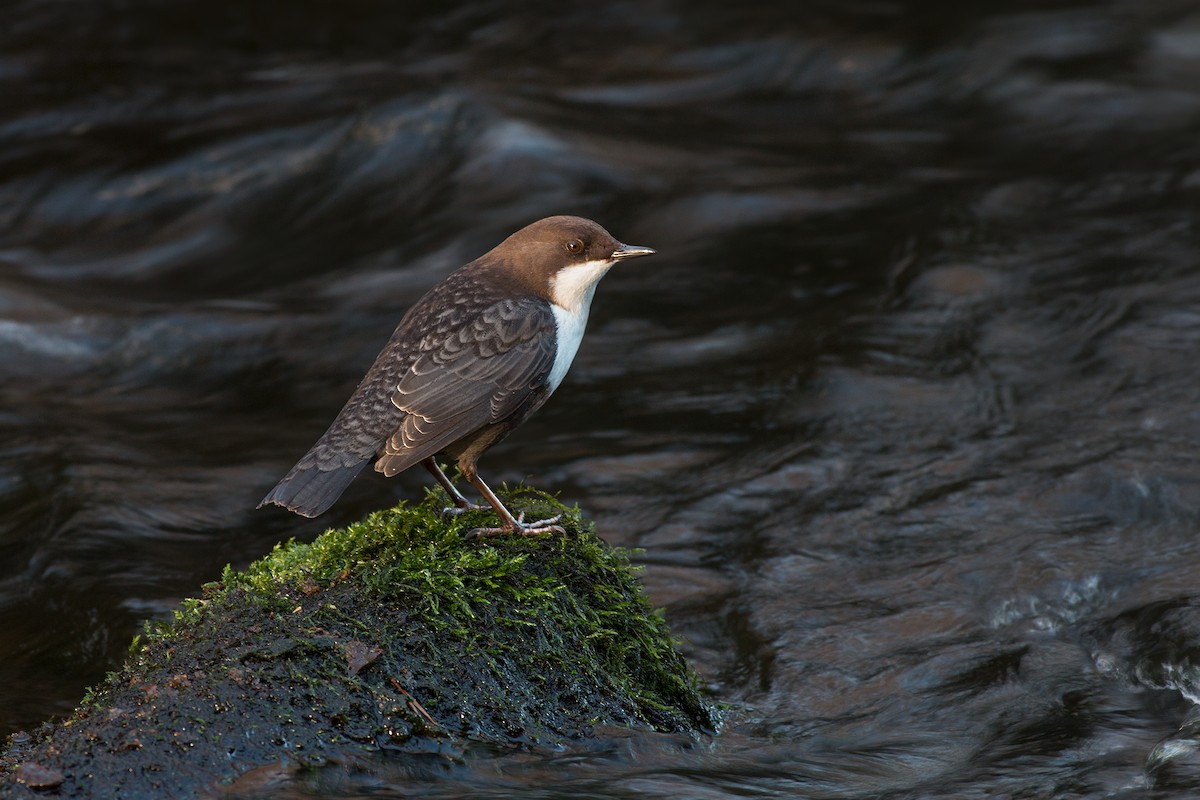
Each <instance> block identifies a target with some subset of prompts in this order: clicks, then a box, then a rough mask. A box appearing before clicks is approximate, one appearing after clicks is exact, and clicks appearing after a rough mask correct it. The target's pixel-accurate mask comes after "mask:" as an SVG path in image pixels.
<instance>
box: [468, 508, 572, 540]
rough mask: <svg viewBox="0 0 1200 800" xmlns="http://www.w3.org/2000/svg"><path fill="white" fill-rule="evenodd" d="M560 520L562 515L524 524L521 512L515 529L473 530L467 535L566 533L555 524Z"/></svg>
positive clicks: (523, 516)
mask: <svg viewBox="0 0 1200 800" xmlns="http://www.w3.org/2000/svg"><path fill="white" fill-rule="evenodd" d="M560 519H562V514H557V515H555V516H553V517H550V518H549V519H539V520H538V521H537V522H526V521H525V512H524V511H522V512H521V513H520V514H518V515H517V520H516V522H517V526H516V527H515V528H505V527H499V528H475V529H474V530H472V531H470V532H469V533H467V536H468V537H475V536H499V535H501V534H505V533H519V534H521V535H522V536H538V535H540V534H543V533H564V534H565V533H566V532H567V529H566V528H564V527H563V526H561V525H556V524H555V523H556V522H558V521H559V520H560Z"/></svg>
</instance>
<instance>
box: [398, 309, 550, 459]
mask: <svg viewBox="0 0 1200 800" xmlns="http://www.w3.org/2000/svg"><path fill="white" fill-rule="evenodd" d="M555 331H556V328H555V322H554V314H553V313H552V312H551V311H550V306H549V305H548V304H547V303H546V302H545V301H544V300H540V299H537V298H532V297H530V298H520V299H515V300H514V299H505V300H500V301H498V302H496V303H493V304H492V305H491V306H488V307H487V308H486V309H484V311H483V312H482V313H481V314H479V315H477V316H475V317H473V318H471V319H468V320H465V321H463V323H462V324H459V325H456V326H454V327H452V328H451V329H449V330H446V329H443V330H437V331H433V332H431V333H430V334H429V335H427V336H426V337H425V339H424V340H422V342H421V346H420V355H419V356H418V357H417V359H416V360H415V361H414V362H413V364H412V366H411V367H410V368H409V370H408V371H407V372H406V373H405V374H404V375H403V376H402V377H401V378H400V381H399V383H398V384H397V385H396V391H395V392H394V393H393V394H392V403H393V405H395V406H396V407H397V408H399V409H400V410H401V411H403V412H404V413H405V416H404V420H403V422H402V423H401V424H400V427H399V428H397V429H396V431H395V432H394V433H393V434H392V435H391V436H390V437H389V438H388V440H387V442H386V444H385V445H384V453H383V457H382V458H381V459H380V461H379V463H378V464H377V465H376V468H377V469H379V470H380V471H381V472H383V473H384V474H385V475H389V476H390V475H394V474H396V473H397V472H400V471H402V470H404V469H407V468H408V467H409V466H411V465H413V464H415V463H417V462H418V461H421V460H422V459H424V458H427V457H429V456H431V455H434V454H435V453H437V452H438V451H440V450H442V449H443V448H445V447H447V446H449V445H451V444H453V443H454V442H455V441H457V440H459V439H461V438H462V437H464V436H466V435H468V434H471V433H473V432H475V431H477V430H479V429H480V428H482V427H484V426H485V425H488V424H492V423H497V422H502V421H504V420H505V419H506V418H508V417H509V416H510V415H511V414H513V413H514V412H516V411H517V410H518V409H519V408H520V407H521V406H522V404H524V403H525V402H526V401H527V400H528V399H529V398H530V396H531V395H532V394H533V393H534V392H535V391H537V390H538V389H539V388H540V387H541V386H542V385H543V384H544V383H545V382H546V378H547V376H548V375H549V374H550V368H551V367H552V366H553V364H554V344H555V340H556V333H555Z"/></svg>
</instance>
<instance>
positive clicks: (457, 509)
mask: <svg viewBox="0 0 1200 800" xmlns="http://www.w3.org/2000/svg"><path fill="white" fill-rule="evenodd" d="M486 508H487V506H481V505H478V504H477V503H467V504H466V505H465V506H446V507H445V508H443V509H442V516H444V517H457V516H458V515H460V514H465V513H467V512H468V511H483V510H485V509H486Z"/></svg>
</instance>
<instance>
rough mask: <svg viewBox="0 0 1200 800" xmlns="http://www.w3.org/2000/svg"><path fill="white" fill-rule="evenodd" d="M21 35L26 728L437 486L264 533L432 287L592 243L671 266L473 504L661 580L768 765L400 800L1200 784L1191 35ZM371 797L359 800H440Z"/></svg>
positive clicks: (3, 477) (210, 24)
mask: <svg viewBox="0 0 1200 800" xmlns="http://www.w3.org/2000/svg"><path fill="white" fill-rule="evenodd" d="M4 16H5V21H4V24H3V26H2V28H0V41H2V44H3V46H2V47H0V95H2V96H3V97H4V100H3V103H2V105H0V398H2V399H0V734H6V733H10V732H12V731H16V730H19V729H29V728H32V727H33V726H36V725H37V724H38V723H39V722H40V721H42V720H44V719H48V718H52V717H56V716H61V715H63V714H65V713H67V712H69V710H70V709H71V708H73V707H74V706H75V705H76V703H77V702H78V701H79V699H80V698H81V696H82V694H83V691H84V689H85V687H87V686H88V685H89V684H92V683H94V682H96V681H97V680H99V679H100V678H101V677H102V676H103V674H104V673H105V672H106V671H107V670H109V669H113V668H115V666H116V665H117V664H119V663H120V661H121V660H122V658H123V656H124V653H125V652H126V649H127V647H128V645H129V642H130V639H131V638H132V636H133V635H134V634H135V633H136V632H137V631H138V630H139V629H140V626H141V624H142V621H143V620H145V619H148V618H154V617H162V616H165V615H167V614H169V613H170V610H171V609H172V608H173V607H175V604H176V603H177V602H178V601H179V600H180V599H181V598H183V597H187V596H194V595H196V594H197V593H198V591H199V587H200V585H201V584H202V583H204V582H206V581H210V580H213V579H215V578H216V577H217V576H218V574H219V571H220V569H221V567H222V566H223V565H224V564H226V563H232V564H233V565H234V566H235V567H240V566H244V565H245V564H247V563H248V562H249V561H251V560H253V559H255V558H257V557H259V556H261V555H263V554H264V553H265V552H267V551H268V550H269V549H270V548H271V546H272V545H273V544H275V543H276V542H278V541H280V540H284V539H287V538H289V537H292V536H296V537H300V538H311V537H313V536H315V535H316V534H317V533H319V532H320V531H321V530H323V529H324V528H326V527H328V526H334V525H341V524H344V523H346V522H349V521H351V520H354V519H356V518H358V517H360V516H361V515H363V514H364V513H366V512H368V511H370V510H373V509H376V508H380V507H383V506H386V505H390V504H392V503H394V502H396V501H397V500H399V499H416V498H419V497H421V496H422V492H423V487H424V486H426V485H427V484H428V483H429V480H428V478H427V476H426V475H425V474H424V473H423V471H421V470H416V471H413V472H412V473H411V474H407V473H406V474H405V475H403V476H401V477H400V478H399V479H397V480H394V481H385V480H383V479H382V478H379V477H378V476H376V475H374V474H364V476H363V477H361V478H359V479H358V480H357V481H356V482H355V483H354V484H353V485H352V486H351V488H350V490H349V491H348V492H347V493H346V495H345V496H344V497H343V498H342V500H341V501H340V502H339V503H338V504H337V505H336V506H335V507H334V509H333V510H332V511H331V512H329V513H328V514H326V515H325V516H323V517H321V518H320V519H318V520H303V519H301V518H299V517H296V516H293V515H290V514H287V513H286V512H283V511H282V510H279V509H268V510H262V511H256V510H255V509H254V506H255V504H256V503H257V502H258V500H259V499H260V498H261V497H262V495H263V494H265V493H266V492H267V490H269V489H270V488H271V486H272V485H274V483H275V481H276V480H278V479H279V477H281V476H282V475H283V474H284V473H285V472H286V471H287V469H288V468H289V467H290V466H291V465H292V464H293V463H294V462H295V460H296V459H297V458H298V457H299V456H300V455H302V454H303V453H304V452H305V450H306V449H307V448H308V446H309V445H310V444H311V443H312V442H313V441H314V440H315V439H316V437H317V436H319V435H320V433H321V432H323V431H324V429H325V427H326V425H328V423H329V422H330V421H331V420H332V419H333V416H334V415H335V414H336V412H337V411H338V409H339V408H340V407H341V404H342V402H343V401H344V400H345V399H346V398H347V397H348V396H349V394H350V392H351V391H352V390H353V388H354V386H355V385H356V383H357V381H358V379H359V378H360V377H361V376H362V374H363V372H364V371H365V370H366V368H367V366H369V364H370V363H371V361H372V360H373V358H374V356H375V354H376V353H377V352H378V350H379V349H380V348H381V347H382V345H383V344H384V342H385V341H386V340H387V338H388V336H389V335H390V333H391V331H392V328H393V327H394V326H395V324H396V323H397V322H398V321H399V319H400V317H401V315H402V314H403V312H404V311H405V309H406V308H407V307H408V306H409V305H410V304H411V303H412V302H413V301H414V300H415V299H416V298H417V297H419V296H420V295H421V294H422V293H423V292H424V291H425V290H426V289H427V288H428V287H429V286H431V285H432V284H433V283H434V282H436V281H437V280H438V279H440V278H441V277H443V276H444V275H446V274H447V273H448V272H450V271H451V270H452V269H454V268H456V267H458V266H459V265H461V264H463V263H465V262H466V261H468V260H470V259H472V258H474V257H475V256H477V255H480V254H481V253H483V252H484V251H486V250H487V249H489V248H490V247H492V246H493V245H494V244H496V243H497V242H499V241H500V240H501V239H503V238H504V237H505V236H507V235H508V234H509V233H511V232H513V231H515V230H517V229H518V228H520V227H522V226H523V225H525V224H527V223H529V222H531V221H533V220H535V219H538V218H540V217H543V216H546V215H549V214H559V213H570V214H581V215H584V216H588V217H592V218H594V219H596V220H598V221H599V222H600V223H601V224H603V225H604V226H606V227H607V228H608V229H609V230H610V231H611V232H612V233H613V234H614V235H615V236H616V237H617V238H619V239H621V240H623V241H626V242H632V243H636V244H642V245H648V246H651V247H655V248H657V249H658V251H659V253H660V255H658V256H656V257H654V258H653V259H645V260H638V261H637V262H636V263H632V262H631V263H630V264H627V265H625V266H622V267H620V268H618V269H616V270H614V271H613V272H612V273H611V274H610V275H609V277H608V278H606V280H605V281H604V283H603V284H602V285H601V287H600V290H599V292H598V294H597V298H596V301H595V303H594V305H593V309H592V319H591V323H590V328H589V335H588V337H587V338H585V340H584V344H583V346H582V348H581V350H580V353H579V356H578V358H577V359H576V361H575V366H574V368H573V370H572V373H571V375H570V376H568V378H567V380H566V381H565V382H564V384H563V386H562V388H561V389H560V390H559V391H558V393H557V394H556V395H555V397H554V399H553V400H552V401H551V402H550V403H549V404H548V405H547V406H546V408H545V409H543V410H542V412H541V413H540V414H539V415H538V416H536V417H535V418H534V419H533V420H532V421H530V422H529V423H528V424H526V425H525V426H524V427H523V428H522V429H521V430H520V431H519V432H518V433H517V434H515V435H514V436H513V437H511V438H510V439H509V440H508V441H506V442H505V443H504V444H503V445H502V446H500V447H497V448H495V449H494V450H492V451H491V452H490V453H489V454H488V455H487V456H486V457H485V458H484V459H483V462H482V467H481V469H482V472H483V474H484V475H486V476H488V478H489V480H492V481H494V482H496V483H498V482H500V481H515V480H520V479H528V480H529V481H530V482H531V483H533V484H534V485H536V486H538V487H541V488H544V489H547V490H552V491H555V490H556V491H560V492H561V496H562V498H563V499H564V500H566V501H568V502H571V503H579V504H580V505H581V506H582V508H583V509H584V511H585V513H587V514H588V515H589V516H591V517H592V518H593V519H594V520H595V521H596V523H597V527H598V532H599V533H600V534H601V535H602V536H604V537H605V538H606V539H607V540H608V541H609V542H611V543H613V544H616V545H622V546H627V547H641V548H644V552H643V553H642V554H641V555H640V556H639V561H640V562H641V563H642V564H644V565H645V571H644V573H643V575H644V580H645V583H646V585H647V587H648V589H649V591H650V592H651V595H652V598H653V600H654V601H655V603H657V604H659V605H662V606H664V607H665V609H666V613H667V617H668V619H669V621H670V622H671V623H672V625H673V626H674V628H675V630H676V631H677V633H678V634H679V635H680V636H681V637H682V638H683V640H684V647H685V648H686V652H687V654H688V656H689V657H690V658H691V659H692V660H693V662H694V663H695V664H696V666H697V668H698V669H699V670H700V672H701V673H702V675H703V677H704V680H705V681H706V683H707V685H708V687H709V689H710V691H711V694H712V696H713V698H714V699H715V700H719V701H721V702H724V703H728V704H730V705H731V708H730V712H729V725H728V727H727V729H726V731H725V732H724V733H723V734H722V735H721V736H719V737H717V738H715V739H714V740H712V741H711V742H704V743H700V744H695V743H690V744H689V743H680V742H676V741H674V740H673V739H669V738H664V737H653V736H629V737H622V736H620V735H618V734H613V736H612V737H611V738H604V737H602V738H601V740H599V741H597V742H595V743H592V744H590V745H588V746H587V747H586V748H585V749H586V752H584V753H580V752H578V751H576V750H568V751H567V752H566V753H559V754H554V753H535V754H489V755H486V756H485V755H480V756H478V757H473V758H469V759H467V760H466V761H465V762H460V763H457V764H456V765H454V766H453V767H452V768H448V769H447V771H446V772H445V773H444V774H441V775H435V776H432V777H430V776H426V777H424V778H419V779H418V778H414V777H413V776H407V777H405V778H404V781H407V782H408V783H409V785H410V786H411V785H412V783H413V782H414V781H417V782H421V781H423V782H424V783H423V785H422V786H421V787H420V790H421V796H424V797H458V796H464V797H465V796H476V797H477V796H481V795H488V794H489V793H491V794H490V795H489V796H499V795H500V794H503V793H504V792H516V793H520V794H521V795H522V796H549V795H547V794H545V793H546V792H554V791H564V790H568V791H570V792H571V793H572V794H574V795H576V796H578V797H597V798H600V797H606V798H607V797H648V796H649V797H670V798H680V797H692V798H717V797H796V796H805V797H814V798H817V797H820V798H823V797H831V798H833V797H836V798H854V797H863V798H867V797H870V798H877V797H954V798H964V797H995V796H1005V797H1016V796H1021V797H1148V796H1153V797H1169V796H1178V797H1189V796H1194V793H1195V791H1196V790H1197V789H1200V752H1198V748H1200V738H1197V737H1200V720H1198V718H1197V715H1196V713H1197V712H1196V703H1197V701H1198V700H1200V607H1198V606H1200V540H1198V536H1197V527H1198V522H1200V470H1198V469H1197V466H1196V456H1197V452H1198V446H1200V375H1198V370H1197V352H1198V346H1200V268H1198V267H1200V249H1198V245H1200V229H1198V225H1197V206H1198V201H1200V8H1198V7H1197V5H1196V4H1195V3H1194V2H1178V1H1175V0H1139V1H1137V2H1135V1H1134V0H1125V1H1124V2H1121V1H1120V0H1112V1H1111V2H1005V3H999V2H979V3H950V2H933V0H930V1H929V2H918V1H917V0H910V1H909V2H903V1H900V2H892V1H890V0H882V1H879V2H875V1H872V2H866V1H864V2H855V1H854V0H850V2H847V1H846V0H840V1H839V2H837V3H833V2H813V3H804V4H796V3H782V2H781V3H754V2H744V3H734V4H730V3H724V2H722V3H716V2H686V3H685V2H677V1H671V0H661V1H658V0H650V1H649V2H637V3H632V2H624V3H620V2H618V3H610V4H597V3H578V2H555V3H515V2H482V3H471V4H438V3H422V4H416V3H408V2H382V1H375V2H373V1H372V0H363V2H356V3H322V2H306V3H241V2H224V0H204V2H198V1H196V0H170V1H169V2H168V1H167V0H121V1H120V2H118V1H117V0H16V1H15V2H13V3H10V4H8V7H7V9H6V11H5V14H4ZM418 473H421V474H418ZM364 769H365V771H366V773H369V774H372V775H373V777H369V778H364V777H361V775H362V774H363V773H359V777H355V776H352V775H340V776H336V777H333V778H329V780H328V781H327V783H326V784H325V788H324V789H321V790H320V791H321V792H325V793H326V794H327V795H329V796H333V795H336V794H339V793H345V794H353V793H354V792H355V791H358V790H360V789H362V786H363V785H364V784H363V783H362V782H363V781H365V782H367V783H369V784H370V786H372V787H373V789H372V791H374V792H375V793H376V796H408V795H407V794H405V793H404V792H405V791H408V790H402V789H400V788H398V787H399V786H400V785H401V784H402V783H403V782H402V781H400V780H399V779H398V778H397V779H395V780H394V781H393V780H392V779H390V778H388V777H387V775H388V772H387V770H388V763H387V761H386V760H385V759H381V760H380V761H379V762H378V763H377V764H376V765H375V766H374V767H373V768H370V769H367V768H364ZM372 769H373V770H375V771H374V772H373V773H372V772H371V770H372ZM381 776H382V777H381ZM372 781H373V782H372ZM281 791H282V790H281ZM297 791H298V790H297ZM389 793H391V794H389ZM539 793H541V794H539ZM280 796H284V795H280ZM297 796H299V795H297ZM303 796H309V795H307V794H305V795H303Z"/></svg>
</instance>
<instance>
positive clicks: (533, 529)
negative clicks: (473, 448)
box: [466, 470, 567, 536]
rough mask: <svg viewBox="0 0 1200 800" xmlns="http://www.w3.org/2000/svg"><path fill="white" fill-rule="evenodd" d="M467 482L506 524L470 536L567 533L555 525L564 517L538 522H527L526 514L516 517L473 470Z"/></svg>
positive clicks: (480, 529)
mask: <svg viewBox="0 0 1200 800" xmlns="http://www.w3.org/2000/svg"><path fill="white" fill-rule="evenodd" d="M466 478H467V480H468V481H469V482H470V483H471V485H472V486H474V487H475V488H476V489H478V490H479V493H480V494H481V495H483V497H484V499H485V500H487V501H488V502H489V503H491V504H492V508H494V509H495V510H496V513H497V514H499V515H500V520H501V521H502V522H503V523H504V524H503V525H501V526H500V527H499V528H476V529H474V530H473V531H471V532H470V533H468V534H467V535H468V536H495V535H496V534H499V533H521V534H524V535H525V536H532V535H535V534H539V533H566V532H567V531H566V529H564V528H563V527H562V526H561V525H556V524H555V523H556V522H558V521H559V519H561V518H562V515H561V514H560V515H558V516H554V517H551V518H550V519H540V520H538V521H537V522H526V521H525V514H524V512H522V513H521V516H519V517H514V516H513V515H512V514H511V513H510V512H509V510H508V509H507V508H505V507H504V503H501V502H500V498H499V497H496V493H495V492H493V491H492V490H491V489H489V488H488V485H487V484H486V483H484V482H483V478H480V477H479V475H478V474H476V473H475V472H474V470H472V471H471V472H470V473H469V474H467V475H466Z"/></svg>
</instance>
